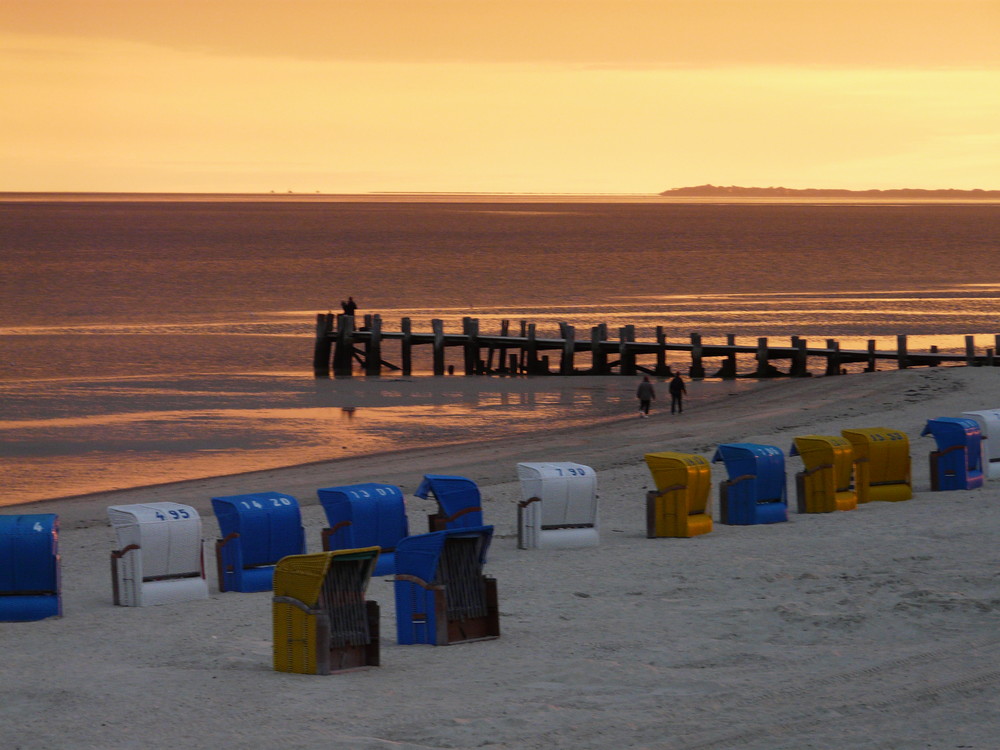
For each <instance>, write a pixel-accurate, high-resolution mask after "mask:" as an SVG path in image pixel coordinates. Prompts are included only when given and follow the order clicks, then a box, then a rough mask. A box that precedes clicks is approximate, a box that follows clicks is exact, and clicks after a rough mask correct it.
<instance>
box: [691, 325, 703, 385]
mask: <svg viewBox="0 0 1000 750" xmlns="http://www.w3.org/2000/svg"><path fill="white" fill-rule="evenodd" d="M701 351H702V350H701V334H700V333H692V334H691V371H690V372H689V373H688V377H691V378H703V377H705V366H704V365H703V364H702V360H701Z"/></svg>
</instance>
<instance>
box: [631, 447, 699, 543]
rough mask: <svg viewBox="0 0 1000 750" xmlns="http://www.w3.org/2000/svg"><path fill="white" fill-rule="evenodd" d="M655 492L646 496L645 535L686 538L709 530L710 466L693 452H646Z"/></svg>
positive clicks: (652, 491)
mask: <svg viewBox="0 0 1000 750" xmlns="http://www.w3.org/2000/svg"><path fill="white" fill-rule="evenodd" d="M645 458H646V465H647V466H648V467H649V471H650V473H651V474H652V475H653V481H654V482H655V483H656V489H655V490H651V491H649V492H647V493H646V536H647V537H649V538H653V537H683V538H690V537H695V536H699V535H701V534H708V533H709V532H710V531H711V530H712V516H711V513H710V511H709V507H708V495H709V491H710V490H711V487H712V467H711V465H710V464H709V463H708V461H706V460H705V459H704V458H703V457H702V456H699V455H697V454H694V453H673V452H664V453H647V454H646V456H645Z"/></svg>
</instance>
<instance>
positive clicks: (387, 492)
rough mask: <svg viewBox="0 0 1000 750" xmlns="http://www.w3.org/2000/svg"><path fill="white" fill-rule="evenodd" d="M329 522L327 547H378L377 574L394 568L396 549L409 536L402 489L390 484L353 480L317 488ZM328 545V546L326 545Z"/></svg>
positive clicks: (326, 532) (326, 539)
mask: <svg viewBox="0 0 1000 750" xmlns="http://www.w3.org/2000/svg"><path fill="white" fill-rule="evenodd" d="M317 494H318V495H319V501H320V504H321V505H322V506H323V510H324V511H325V513H326V520H327V523H328V524H329V527H328V530H324V540H325V543H326V544H325V546H324V548H327V549H331V550H338V549H357V548H360V547H379V548H380V549H381V551H382V554H381V555H379V559H378V565H377V567H376V569H375V575H386V574H388V573H392V572H394V570H395V549H396V545H397V544H398V543H399V540H400V539H403V538H404V537H406V536H409V522H408V521H407V518H406V501H405V499H404V497H403V491H402V490H401V489H400V488H399V487H396V486H395V485H391V484H377V483H374V482H369V483H367V484H351V485H345V486H342V487H326V488H323V489H320V490H318V491H317ZM327 545H328V546H327Z"/></svg>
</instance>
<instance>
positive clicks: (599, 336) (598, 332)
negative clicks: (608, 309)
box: [590, 323, 609, 375]
mask: <svg viewBox="0 0 1000 750" xmlns="http://www.w3.org/2000/svg"><path fill="white" fill-rule="evenodd" d="M607 338H608V326H607V324H606V323H600V324H599V325H596V326H594V327H593V328H591V329H590V358H591V362H592V364H591V369H592V371H593V373H594V374H595V375H607V374H609V373H608V353H607V352H606V351H604V349H603V348H602V347H601V344H603V343H604V342H605V341H606V340H607Z"/></svg>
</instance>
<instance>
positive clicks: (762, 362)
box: [754, 336, 771, 378]
mask: <svg viewBox="0 0 1000 750" xmlns="http://www.w3.org/2000/svg"><path fill="white" fill-rule="evenodd" d="M756 356H757V372H755V373H754V375H756V376H757V377H758V378H767V377H770V376H771V370H770V369H769V367H768V366H769V365H770V364H771V361H770V360H769V359H768V351H767V337H766V336H764V337H761V338H758V339H757V355H756Z"/></svg>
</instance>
